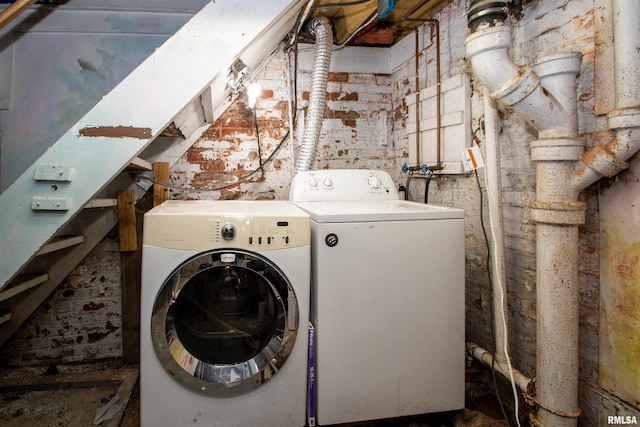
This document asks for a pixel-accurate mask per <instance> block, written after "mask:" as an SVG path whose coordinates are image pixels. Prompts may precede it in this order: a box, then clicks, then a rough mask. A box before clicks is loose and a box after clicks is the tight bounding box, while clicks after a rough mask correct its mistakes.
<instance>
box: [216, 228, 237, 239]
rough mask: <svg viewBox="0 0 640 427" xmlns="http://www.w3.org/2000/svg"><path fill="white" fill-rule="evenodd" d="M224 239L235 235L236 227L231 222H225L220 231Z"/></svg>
mask: <svg viewBox="0 0 640 427" xmlns="http://www.w3.org/2000/svg"><path fill="white" fill-rule="evenodd" d="M220 233H221V234H222V238H223V239H224V240H233V238H234V237H236V227H235V226H234V225H233V224H225V225H223V226H222V230H221V231H220Z"/></svg>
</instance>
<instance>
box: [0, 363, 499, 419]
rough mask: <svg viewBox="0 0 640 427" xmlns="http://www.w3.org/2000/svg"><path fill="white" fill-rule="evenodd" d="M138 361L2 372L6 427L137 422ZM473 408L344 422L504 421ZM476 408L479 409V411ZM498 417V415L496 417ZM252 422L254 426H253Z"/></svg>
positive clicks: (485, 406)
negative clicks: (131, 364) (98, 419)
mask: <svg viewBox="0 0 640 427" xmlns="http://www.w3.org/2000/svg"><path fill="white" fill-rule="evenodd" d="M138 376H139V375H138V369H137V367H136V366H126V367H125V366H122V365H120V364H118V363H116V362H113V363H103V364H91V365H82V366H71V367H70V366H61V367H55V366H51V367H49V368H47V367H33V368H19V369H10V370H3V371H2V372H0V402H1V403H0V425H2V426H3V427H25V426H28V427H31V426H39V427H59V426H65V427H66V426H91V425H95V421H96V417H98V416H100V415H101V414H103V415H102V419H103V421H102V422H101V423H100V424H99V425H100V426H102V427H138V426H139V425H140V400H139V398H140V395H139V389H138ZM470 403H471V405H468V406H470V407H471V408H472V409H464V410H462V411H455V412H450V413H442V414H430V415H420V416H413V417H405V418H397V419H390V420H378V421H366V422H359V423H350V424H342V425H340V427H494V426H495V427H497V426H505V425H506V423H505V422H504V421H498V420H496V419H494V418H500V416H499V413H498V412H496V408H495V405H494V404H493V403H492V402H489V403H487V401H486V399H485V400H482V399H476V400H475V401H473V402H470ZM474 409H475V410H474ZM492 417H494V418H492ZM248 427H252V426H248ZM256 427H259V426H256Z"/></svg>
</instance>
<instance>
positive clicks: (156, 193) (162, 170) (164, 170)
mask: <svg viewBox="0 0 640 427" xmlns="http://www.w3.org/2000/svg"><path fill="white" fill-rule="evenodd" d="M169 167H170V165H169V163H168V162H156V163H154V164H153V178H154V179H155V180H156V181H160V182H169ZM169 196H170V193H169V187H165V186H164V185H160V184H153V206H158V205H159V204H161V203H162V202H164V201H167V200H169Z"/></svg>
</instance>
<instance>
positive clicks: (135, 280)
mask: <svg viewBox="0 0 640 427" xmlns="http://www.w3.org/2000/svg"><path fill="white" fill-rule="evenodd" d="M143 204H144V203H143V202H141V203H140V204H139V208H140V207H141V208H142V210H137V211H136V212H135V215H136V229H135V232H136V235H137V239H136V240H137V250H136V251H133V252H124V253H122V255H121V257H120V282H121V286H122V288H121V289H122V360H123V362H124V363H125V364H127V365H137V364H139V363H140V287H141V281H142V278H141V277H142V222H143V220H144V213H143V211H144V210H148V208H149V207H146V208H145V207H144V206H140V205H143ZM148 204H150V203H148Z"/></svg>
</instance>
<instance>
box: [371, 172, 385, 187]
mask: <svg viewBox="0 0 640 427" xmlns="http://www.w3.org/2000/svg"><path fill="white" fill-rule="evenodd" d="M368 181H369V186H370V187H371V188H380V186H381V185H382V180H381V179H380V178H379V177H377V176H376V175H372V176H370V177H369V180H368Z"/></svg>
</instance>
